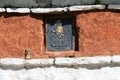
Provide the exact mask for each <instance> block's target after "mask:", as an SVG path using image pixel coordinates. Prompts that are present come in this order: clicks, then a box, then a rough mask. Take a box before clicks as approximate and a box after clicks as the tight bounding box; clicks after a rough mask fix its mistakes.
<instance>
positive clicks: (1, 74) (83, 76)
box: [0, 67, 120, 80]
mask: <svg viewBox="0 0 120 80" xmlns="http://www.w3.org/2000/svg"><path fill="white" fill-rule="evenodd" d="M0 80H120V67H103V68H101V69H86V68H78V69H75V68H56V67H49V68H33V69H28V70H26V69H22V70H9V69H8V70H2V69H0Z"/></svg>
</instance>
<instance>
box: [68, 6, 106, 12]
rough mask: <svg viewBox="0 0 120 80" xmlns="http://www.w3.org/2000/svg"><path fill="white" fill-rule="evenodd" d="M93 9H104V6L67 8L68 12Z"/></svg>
mask: <svg viewBox="0 0 120 80" xmlns="http://www.w3.org/2000/svg"><path fill="white" fill-rule="evenodd" d="M93 9H105V5H81V6H71V7H68V10H69V11H82V10H93Z"/></svg>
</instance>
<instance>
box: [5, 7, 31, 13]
mask: <svg viewBox="0 0 120 80" xmlns="http://www.w3.org/2000/svg"><path fill="white" fill-rule="evenodd" d="M6 11H7V12H8V13H30V9H29V8H7V9H6Z"/></svg>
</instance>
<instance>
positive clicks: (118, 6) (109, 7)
mask: <svg viewBox="0 0 120 80" xmlns="http://www.w3.org/2000/svg"><path fill="white" fill-rule="evenodd" d="M108 9H120V5H109V6H108Z"/></svg>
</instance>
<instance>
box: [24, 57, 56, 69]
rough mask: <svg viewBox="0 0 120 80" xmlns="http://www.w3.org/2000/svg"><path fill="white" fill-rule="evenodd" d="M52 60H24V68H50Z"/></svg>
mask: <svg viewBox="0 0 120 80" xmlns="http://www.w3.org/2000/svg"><path fill="white" fill-rule="evenodd" d="M53 62H54V59H32V60H26V61H25V66H26V68H33V67H45V66H52V65H53Z"/></svg>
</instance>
